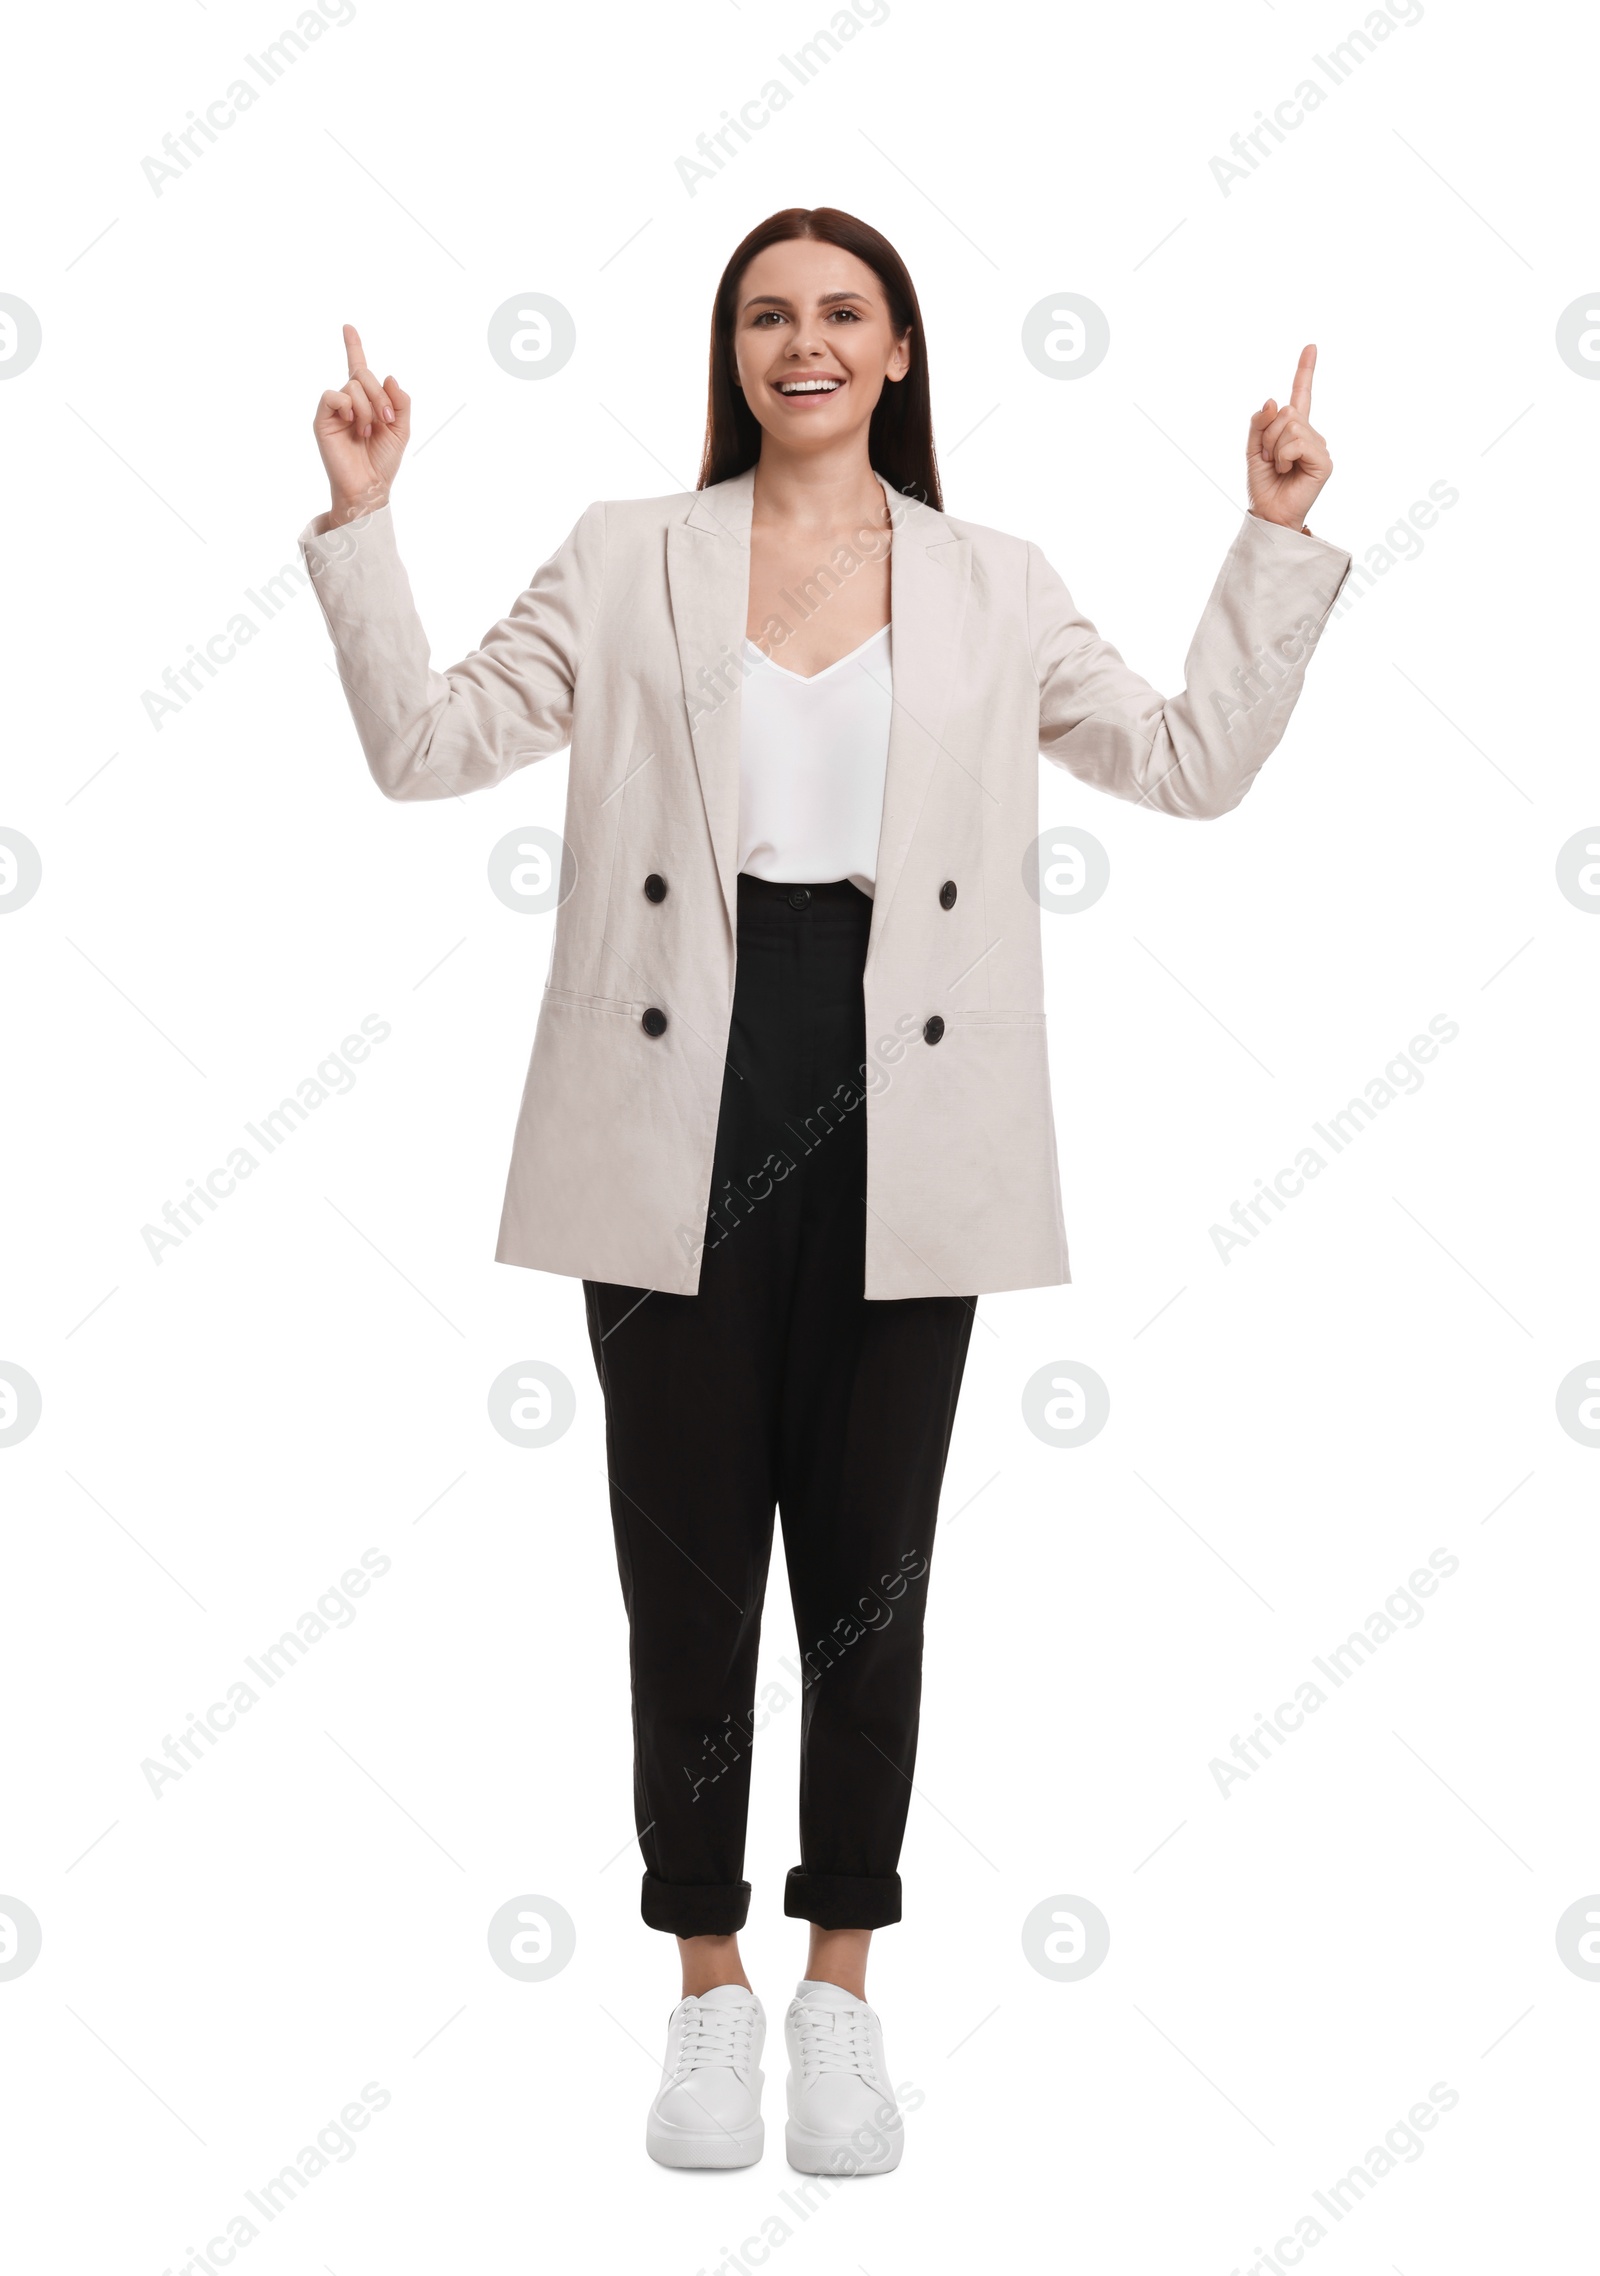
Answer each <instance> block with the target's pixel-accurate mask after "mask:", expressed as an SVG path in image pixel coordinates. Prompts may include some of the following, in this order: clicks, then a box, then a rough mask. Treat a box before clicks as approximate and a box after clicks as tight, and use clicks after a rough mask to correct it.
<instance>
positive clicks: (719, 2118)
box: [644, 1984, 767, 2166]
mask: <svg viewBox="0 0 1600 2276" xmlns="http://www.w3.org/2000/svg"><path fill="white" fill-rule="evenodd" d="M766 2035H767V2018H766V2014H765V2012H764V2010H763V2008H762V2005H761V2002H760V2000H758V1999H757V1997H756V1995H755V1993H754V1992H753V1991H746V1989H745V1987H744V1985H743V1984H718V1985H717V1987H716V1989H715V1990H714V1991H708V1992H702V1993H701V1995H700V1997H699V1998H698V1999H684V2000H680V2001H679V2002H678V2004H677V2006H676V2007H675V2008H674V2009H673V2011H672V2019H671V2021H670V2022H669V2024H668V2025H667V2059H666V2061H665V2063H664V2064H663V2065H662V2069H661V2084H660V2087H659V2088H658V2089H657V2091H656V2098H655V2100H654V2102H652V2103H651V2105H650V2117H649V2121H648V2123H647V2124H646V2127H645V2135H644V2146H645V2148H646V2149H647V2150H648V2151H649V2152H650V2155H651V2156H652V2157H653V2158H654V2159H655V2161H656V2163H657V2165H697V2166H698V2165H724V2166H725V2165H754V2164H755V2162H756V2160H757V2158H758V2157H759V2156H760V2155H761V2151H762V2146H763V2143H764V2141H765V2138H766V2135H765V2129H764V2127H763V2126H762V2123H761V2089H762V2087H763V2086H764V2085H765V2084H766V2079H765V2077H764V2075H763V2073H762V2071H761V2068H760V2063H761V2048H762V2043H763V2041H764V2040H765V2038H766Z"/></svg>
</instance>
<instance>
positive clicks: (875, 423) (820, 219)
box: [697, 205, 944, 512]
mask: <svg viewBox="0 0 1600 2276" xmlns="http://www.w3.org/2000/svg"><path fill="white" fill-rule="evenodd" d="M795 237H809V238H812V239H814V240H815V241H816V242H817V243H819V244H823V245H837V246H839V247H840V248H841V250H842V251H844V252H846V253H853V254H854V255H855V257H856V259H857V260H858V261H865V263H866V265H867V267H868V268H869V269H870V270H871V271H872V273H873V275H874V276H875V277H876V278H877V280H878V282H879V284H881V285H882V287H883V293H884V298H885V299H886V300H887V302H888V304H889V322H890V324H891V325H892V326H893V327H894V333H895V337H896V338H897V339H898V338H900V337H901V336H902V335H903V334H904V333H906V332H907V331H909V332H910V334H911V341H910V347H911V367H910V369H909V370H908V371H907V373H906V376H905V378H904V379H899V380H885V382H884V386H883V393H882V394H881V395H880V396H879V397H878V401H877V403H876V405H875V407H874V409H873V413H872V423H871V425H870V426H869V428H868V429H867V449H868V453H869V455H870V457H871V460H872V465H873V468H874V470H875V471H876V472H877V473H879V474H881V475H882V476H883V478H884V480H885V481H886V482H887V483H888V484H889V485H890V487H891V488H892V489H895V490H898V491H899V492H900V493H901V495H902V497H909V498H921V499H922V500H923V501H924V502H925V503H926V504H928V505H930V506H932V507H934V508H935V509H936V510H938V511H940V512H942V511H943V508H944V499H943V497H942V495H941V493H940V489H939V467H938V462H937V460H936V459H935V457H934V451H933V412H932V408H931V405H930V402H929V397H928V355H927V349H926V347H925V346H924V344H923V336H922V311H921V309H920V308H919V307H918V306H917V295H916V288H915V287H914V286H913V284H912V282H911V276H910V272H909V271H908V269H907V268H906V265H905V263H904V261H902V260H901V258H900V256H899V254H898V253H897V252H896V251H895V249H894V247H893V246H892V245H891V244H890V242H889V240H888V238H887V237H882V236H880V235H879V234H878V232H877V230H875V229H874V228H872V227H871V226H870V224H868V223H867V222H865V221H858V220H857V219H856V217H855V215H854V214H852V213H841V212H840V211H839V209H838V207H837V206H831V205H819V206H801V205H792V206H786V207H785V208H784V210H783V212H782V213H773V214H769V215H768V216H767V218H766V220H765V221H762V222H758V223H757V224H756V226H755V228H754V229H752V230H751V232H750V234H749V236H748V237H746V238H745V239H744V241H743V243H742V244H740V245H737V246H735V248H734V251H733V257H732V259H731V260H730V261H729V263H728V265H727V267H726V268H725V269H724V270H723V272H722V278H721V281H720V283H719V284H718V286H717V297H716V300H715V301H714V303H713V304H712V310H711V376H710V388H709V393H708V397H707V403H706V444H705V450H704V453H703V455H702V457H701V460H700V480H699V482H698V484H697V488H699V489H701V490H704V489H705V488H706V487H707V485H708V484H710V483H712V482H726V481H727V480H728V478H729V477H730V476H731V475H734V474H743V473H744V472H745V471H746V469H747V468H749V467H752V466H754V465H755V463H756V460H757V459H758V458H759V457H760V456H761V424H760V421H759V420H758V419H757V418H756V415H755V413H754V412H753V411H752V410H751V408H750V406H749V404H748V403H746V401H745V399H744V396H743V395H742V393H741V392H740V390H739V388H738V387H737V386H736V385H735V383H734V376H733V373H734V363H733V328H734V320H735V317H736V314H737V307H736V302H737V298H738V291H739V280H740V278H741V277H742V276H743V275H744V272H745V270H746V269H747V268H748V267H749V265H750V263H751V262H752V261H753V260H754V259H755V257H756V255H757V254H758V253H764V252H765V251H766V249H767V247H768V246H769V245H782V244H785V243H786V242H787V241H788V240H789V239H791V238H795Z"/></svg>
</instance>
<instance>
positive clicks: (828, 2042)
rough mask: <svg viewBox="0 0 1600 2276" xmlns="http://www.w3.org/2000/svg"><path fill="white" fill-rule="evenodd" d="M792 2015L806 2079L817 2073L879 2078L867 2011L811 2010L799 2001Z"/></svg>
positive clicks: (854, 2009)
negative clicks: (846, 2072)
mask: <svg viewBox="0 0 1600 2276" xmlns="http://www.w3.org/2000/svg"><path fill="white" fill-rule="evenodd" d="M789 2013H790V2015H791V2017H792V2018H793V2020H794V2025H795V2030H796V2032H797V2034H798V2037H799V2040H800V2061H801V2065H802V2067H803V2069H804V2072H805V2075H806V2077H807V2078H810V2077H811V2076H812V2074H813V2073H814V2072H821V2071H851V2072H853V2073H854V2074H855V2076H856V2077H857V2078H865V2079H871V2080H875V2079H876V2073H875V2072H874V2070H873V2067H872V2036H871V2031H870V2029H869V2026H868V2021H867V2011H866V2009H865V2008H862V2007H812V2006H809V2005H808V2004H807V2003H806V2002H805V2001H803V2000H796V2002H795V2004H794V2006H793V2007H792V2008H791V2009H790V2010H789Z"/></svg>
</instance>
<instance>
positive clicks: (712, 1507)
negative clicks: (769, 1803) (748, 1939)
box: [584, 876, 976, 1936]
mask: <svg viewBox="0 0 1600 2276" xmlns="http://www.w3.org/2000/svg"><path fill="white" fill-rule="evenodd" d="M871 918H872V903H871V901H870V900H869V899H868V898H867V896H866V895H865V894H864V893H861V892H859V891H858V890H857V889H856V887H855V886H853V885H850V884H848V883H843V884H836V885H813V886H809V887H807V886H787V885H774V884H769V883H767V882H765V881H764V880H761V879H758V878H753V877H744V876H741V877H740V879H739V932H738V966H737V979H736V983H735V988H734V1001H733V1024H732V1031H731V1035H730V1039H729V1044H728V1063H727V1069H726V1073H725V1075H724V1079H723V1090H722V1103H721V1111H720V1118H719V1121H718V1126H717V1143H716V1161H715V1168H714V1170H713V1174H712V1191H711V1195H710V1206H709V1210H708V1215H707V1224H706V1229H705V1238H706V1249H705V1254H704V1256H703V1258H702V1262H701V1277H700V1288H699V1292H698V1294H696V1295H693V1296H673V1295H664V1294H662V1293H660V1292H659V1291H647V1290H645V1289H642V1288H627V1287H622V1286H619V1285H617V1284H615V1283H613V1282H609V1281H585V1283H584V1299H585V1305H586V1309H587V1314H588V1323H589V1338H590V1342H591V1345H592V1347H593V1350H594V1356H595V1365H596V1367H597V1369H598V1371H599V1376H600V1383H601V1388H602V1391H603V1393H604V1397H605V1410H606V1447H607V1454H608V1468H609V1472H610V1480H611V1514H612V1523H613V1528H614V1531H615V1534H616V1546H617V1565H618V1569H619V1571H620V1573H621V1576H622V1591H623V1597H624V1599H625V1602H626V1604H627V1611H628V1625H629V1647H630V1661H631V1669H632V1679H633V1727H634V1809H635V1822H636V1824H637V1826H638V1829H639V1846H640V1849H641V1851H642V1852H643V1855H644V1861H645V1866H646V1871H645V1876H644V1894H643V1912H644V1917H645V1920H646V1921H647V1922H648V1923H649V1924H650V1926H651V1927H653V1928H660V1929H666V1930H670V1931H672V1932H673V1933H675V1934H677V1935H679V1936H702V1935H724V1934H728V1933H730V1932H731V1931H733V1930H735V1929H739V1928H742V1927H743V1925H744V1921H745V1916H746V1913H747V1912H748V1909H749V1903H750V1884H749V1883H748V1882H747V1881H746V1880H745V1879H744V1877H743V1875H744V1838H745V1819H746V1812H747V1807H748V1802H749V1791H750V1752H751V1741H752V1736H753V1724H754V1720H755V1716H754V1706H755V1683H756V1653H757V1645H758V1642H759V1639H760V1629H761V1608H762V1600H763V1596H764V1593H765V1589H766V1579H767V1567H768V1563H769V1561H770V1558H771V1553H772V1525H773V1511H774V1505H776V1506H777V1508H778V1510H779V1511H780V1512H781V1515H782V1521H783V1546H784V1556H785V1559H786V1562H787V1565H788V1571H789V1591H790V1596H791V1598H792V1600H793V1604H794V1611H795V1620H796V1627H797V1631H798V1633H797V1645H798V1650H797V1654H796V1663H797V1665H798V1667H799V1669H800V1671H801V1680H802V1684H803V1688H802V1691H801V1698H802V1700H803V1706H802V1709H801V1771H800V1863H799V1864H798V1865H797V1866H796V1867H795V1868H794V1869H793V1870H792V1871H791V1873H790V1874H789V1878H788V1883H787V1886H786V1889H785V1892H784V1911H785V1912H786V1913H789V1914H792V1915H794V1916H795V1917H796V1918H799V1919H802V1920H812V1921H816V1922H818V1923H819V1924H820V1925H821V1926H823V1927H825V1928H879V1927H882V1926H884V1925H885V1924H886V1923H888V1922H890V1921H896V1920H898V1919H899V1918H900V1875H899V1872H898V1870H897V1867H898V1864H899V1857H900V1843H901V1838H902V1835H903V1834H904V1831H905V1822H906V1810H907V1805H908V1803H909V1800H910V1795H911V1772H912V1766H913V1763H914V1761H915V1758H916V1746H917V1718H918V1708H919V1703H920V1697H921V1685H922V1617H923V1606H924V1603H925V1601H926V1596H927V1589H928V1572H929V1564H930V1561H931V1557H932V1552H933V1533H934V1517H935V1512H936V1510H937V1507H938V1500H939V1489H940V1485H941V1482H942V1480H943V1476H944V1465H945V1456H946V1453H947V1451H948V1448H949V1444H950V1431H951V1426H952V1424H953V1422H954V1420H955V1409H956V1399H957V1396H958V1394H959V1391H960V1387H961V1373H962V1368H963V1365H964V1363H965V1360H966V1353H967V1343H968V1338H969V1336H970V1334H971V1330H972V1318H973V1310H974V1306H975V1302H976V1299H975V1298H971V1297H961V1296H933V1297H913V1298H908V1299H899V1300H895V1301H892V1302H872V1303H869V1302H868V1301H867V1300H866V1299H865V1297H864V1296H863V1294H862V1286H863V1279H864V1272H865V1262H866V1190H867V1106H866V1092H865V1087H864V1069H865V1061H866V1029H865V1011H864V1008H863V1003H862V990H861V974H862V967H863V964H864V962H865V958H866V950H867V933H868V927H869V925H870V923H871Z"/></svg>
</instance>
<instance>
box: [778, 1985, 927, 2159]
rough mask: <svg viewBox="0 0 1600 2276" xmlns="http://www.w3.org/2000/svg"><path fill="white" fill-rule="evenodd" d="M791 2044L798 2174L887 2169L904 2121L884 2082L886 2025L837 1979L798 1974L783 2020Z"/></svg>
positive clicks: (789, 2143) (787, 2135)
mask: <svg viewBox="0 0 1600 2276" xmlns="http://www.w3.org/2000/svg"><path fill="white" fill-rule="evenodd" d="M783 2034H784V2038H785V2040H786V2041H787V2043H788V2048H789V2123H788V2125H787V2127H786V2128H785V2130H784V2146H785V2148H786V2149H787V2150H788V2153H789V2163H790V2164H791V2165H792V2166H793V2167H794V2169H795V2171H796V2173H827V2174H834V2175H838V2176H840V2177H849V2176H854V2175H857V2174H868V2173H891V2172H892V2171H893V2170H894V2168H895V2167H896V2166H897V2165H898V2164H899V2163H900V2152H901V2151H902V2150H903V2149H904V2147H905V2125H904V2121H903V2120H902V2118H901V2116H900V2111H899V2108H898V2106H897V2104H896V2102H895V2098H894V2090H893V2088H892V2087H891V2086H890V2084H889V2070H888V2065H887V2063H886V2062H885V2060H884V2053H883V2025H882V2024H881V2023H880V2022H879V2020H878V2017H877V2015H876V2013H875V2012H874V2010H873V2009H872V2008H870V2007H869V2006H868V2005H867V2003H866V2001H865V2000H864V1999H857V1998H856V1996H855V1994H854V1993H853V1992H847V1991H843V1990H841V1989H840V1987H839V1985H838V1984H823V1983H815V1982H812V1981H810V1980H805V1981H802V1982H801V1983H800V1984H799V1985H798V1986H797V1987H796V1990H795V1996H794V1998H793V1999H792V2000H791V2002H790V2003H789V2012H788V2013H787V2015H786V2016H785V2017H784V2019H783Z"/></svg>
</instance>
